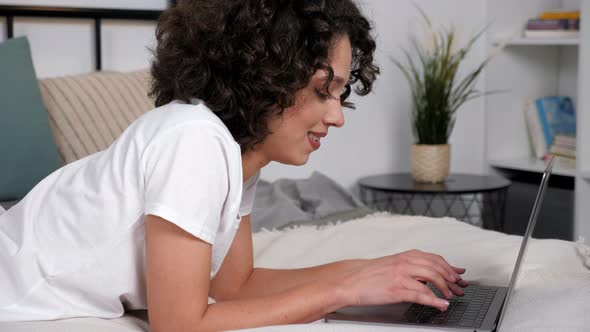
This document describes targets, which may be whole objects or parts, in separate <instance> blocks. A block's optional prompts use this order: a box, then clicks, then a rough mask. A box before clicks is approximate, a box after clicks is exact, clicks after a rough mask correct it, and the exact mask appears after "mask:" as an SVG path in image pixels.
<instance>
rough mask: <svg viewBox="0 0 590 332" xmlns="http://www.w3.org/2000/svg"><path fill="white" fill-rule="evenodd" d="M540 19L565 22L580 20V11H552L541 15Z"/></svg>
mask: <svg viewBox="0 0 590 332" xmlns="http://www.w3.org/2000/svg"><path fill="white" fill-rule="evenodd" d="M539 18H540V19H544V20H563V19H566V20H567V19H574V20H576V19H578V20H579V19H580V11H579V10H551V11H546V12H543V13H541V15H539Z"/></svg>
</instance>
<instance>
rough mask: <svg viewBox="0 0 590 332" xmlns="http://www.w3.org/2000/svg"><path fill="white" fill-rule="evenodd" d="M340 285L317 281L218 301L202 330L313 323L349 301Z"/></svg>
mask: <svg viewBox="0 0 590 332" xmlns="http://www.w3.org/2000/svg"><path fill="white" fill-rule="evenodd" d="M340 285H341V283H340V282H328V281H327V280H318V281H317V282H308V283H305V284H302V285H300V286H298V287H292V288H290V289H288V290H285V291H281V292H277V293H275V294H272V295H266V296H261V297H256V298H248V299H241V300H231V301H224V302H218V303H216V304H212V305H210V306H209V307H208V309H207V311H206V312H205V314H204V315H203V317H202V319H201V321H200V324H199V331H219V330H224V331H225V330H233V329H239V328H252V327H260V326H268V325H282V324H294V323H307V322H312V321H315V320H317V319H320V318H321V317H323V316H325V315H326V314H327V313H329V312H332V311H334V310H336V309H338V308H341V307H343V306H346V305H349V304H350V303H349V302H350V300H349V299H348V296H347V295H346V293H345V289H344V287H342V286H340Z"/></svg>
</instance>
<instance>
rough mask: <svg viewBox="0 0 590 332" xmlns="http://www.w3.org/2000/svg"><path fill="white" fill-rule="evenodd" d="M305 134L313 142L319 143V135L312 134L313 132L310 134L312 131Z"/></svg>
mask: <svg viewBox="0 0 590 332" xmlns="http://www.w3.org/2000/svg"><path fill="white" fill-rule="evenodd" d="M307 136H309V138H311V139H312V140H314V141H315V142H317V143H319V142H320V139H321V137H319V136H317V135H314V134H312V133H308V134H307Z"/></svg>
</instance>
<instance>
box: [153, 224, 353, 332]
mask: <svg viewBox="0 0 590 332" xmlns="http://www.w3.org/2000/svg"><path fill="white" fill-rule="evenodd" d="M146 263H147V268H146V269H147V295H148V309H149V317H150V324H151V328H152V331H155V332H157V331H197V330H198V331H209V330H229V329H238V328H247V327H257V326H265V325H276V324H288V323H296V322H309V321H313V320H316V319H319V318H321V317H322V316H324V315H325V314H327V313H328V312H330V311H333V310H335V309H337V308H340V307H342V306H345V305H346V304H347V299H346V298H345V296H344V292H343V291H342V288H341V287H340V285H339V284H338V283H328V282H315V283H308V284H305V285H302V286H300V287H295V288H292V289H290V290H287V291H284V292H280V293H277V294H274V295H269V296H263V297H257V298H255V299H244V300H229V301H224V302H220V303H217V304H212V305H208V304H207V294H208V293H209V289H210V282H209V273H210V266H211V245H210V244H208V243H206V242H204V241H201V240H199V239H197V238H195V237H194V236H192V235H190V234H188V233H187V232H185V231H184V230H182V229H180V228H179V227H177V226H176V225H174V224H172V223H170V222H168V221H166V220H164V219H162V218H159V217H156V216H152V215H148V216H146ZM228 317H231V319H228Z"/></svg>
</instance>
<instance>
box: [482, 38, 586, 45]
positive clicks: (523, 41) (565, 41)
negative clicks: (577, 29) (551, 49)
mask: <svg viewBox="0 0 590 332" xmlns="http://www.w3.org/2000/svg"><path fill="white" fill-rule="evenodd" d="M503 42H504V41H502V40H501V39H496V40H495V41H494V45H495V46H497V45H501V44H502V43H503ZM578 44H580V39H579V38H550V39H545V38H515V39H512V40H510V41H508V43H506V45H507V46H557V45H578Z"/></svg>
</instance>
